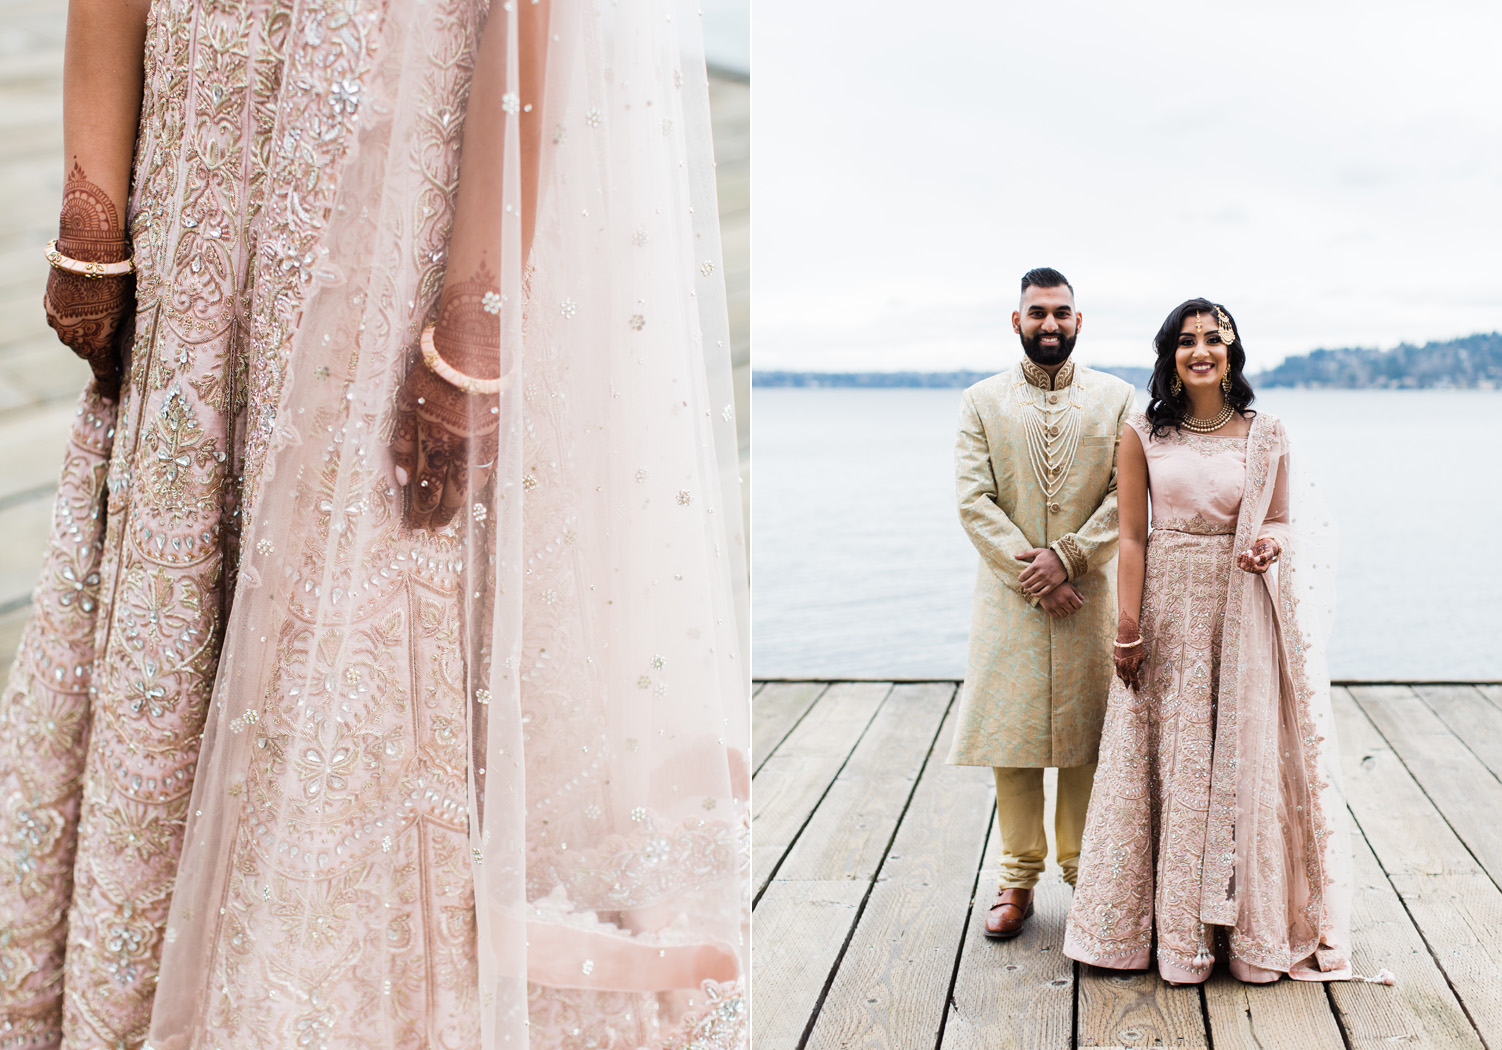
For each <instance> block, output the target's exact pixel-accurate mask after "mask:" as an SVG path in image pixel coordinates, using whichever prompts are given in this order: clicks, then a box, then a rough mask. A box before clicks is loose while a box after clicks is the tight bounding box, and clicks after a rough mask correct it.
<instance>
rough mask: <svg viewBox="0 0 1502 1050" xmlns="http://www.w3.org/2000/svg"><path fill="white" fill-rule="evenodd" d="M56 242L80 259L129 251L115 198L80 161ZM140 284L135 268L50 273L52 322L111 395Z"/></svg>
mask: <svg viewBox="0 0 1502 1050" xmlns="http://www.w3.org/2000/svg"><path fill="white" fill-rule="evenodd" d="M57 247H58V250H59V251H61V252H62V253H63V254H64V255H66V256H69V257H70V258H73V259H77V260H79V261H80V262H105V263H110V262H120V261H121V260H123V259H126V258H129V256H130V247H129V245H127V244H126V240H125V231H124V229H123V228H122V227H121V224H120V214H119V211H118V210H117V209H116V208H115V205H114V202H113V201H111V200H110V199H109V196H108V195H107V194H106V193H105V192H104V191H103V190H101V189H100V188H99V187H98V186H96V185H94V184H93V183H92V182H90V181H89V180H88V176H87V175H86V174H85V173H84V170H83V168H82V167H80V166H79V165H78V164H77V163H75V164H74V165H73V171H72V173H71V174H69V176H68V180H67V182H66V184H65V185H64V187H63V207H62V215H61V217H60V218H59V220H58V238H57ZM135 287H136V281H135V275H134V274H123V275H119V276H113V277H84V276H82V275H81V274H76V273H69V272H67V271H65V270H58V269H55V268H54V269H52V270H51V271H50V272H49V273H48V275H47V291H46V293H45V294H44V296H43V299H42V306H43V309H44V310H45V311H46V313H47V324H48V325H49V326H51V327H52V328H53V329H54V330H55V331H56V332H57V337H58V339H59V340H61V341H62V342H63V343H64V344H65V345H67V346H68V348H69V349H71V350H72V351H73V352H74V353H75V354H77V355H78V356H79V357H81V358H83V359H84V360H85V361H87V362H88V364H89V367H90V368H91V369H92V370H93V372H94V380H95V384H96V386H97V387H98V390H99V393H100V394H101V395H102V396H104V397H106V398H109V399H111V400H113V399H114V398H116V397H118V396H119V393H120V359H119V354H118V353H117V351H116V348H115V336H116V334H117V333H118V332H119V330H120V327H121V325H122V324H123V323H124V321H125V320H126V319H127V318H128V317H129V316H130V314H131V312H132V311H133V310H134V308H135Z"/></svg>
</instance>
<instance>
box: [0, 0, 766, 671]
mask: <svg viewBox="0 0 1502 1050" xmlns="http://www.w3.org/2000/svg"><path fill="white" fill-rule="evenodd" d="M66 13H67V5H66V4H64V3H58V2H56V0H0V681H3V679H4V677H5V675H6V674H7V673H8V671H9V667H10V663H11V659H12V656H13V654H14V653H15V649H16V645H17V643H18V642H19V641H20V634H21V628H22V627H23V626H24V625H25V622H26V616H27V614H28V612H29V611H30V605H31V590H32V588H33V587H34V586H35V585H36V579H37V574H38V572H39V570H40V568H41V564H42V554H43V550H44V548H45V546H46V542H47V530H48V527H49V525H50V523H51V510H52V496H53V492H54V490H55V488H56V483H57V472H58V468H59V467H60V466H61V464H62V449H63V445H64V443H65V442H66V440H67V434H68V427H69V425H70V423H71V422H72V419H73V403H74V400H75V399H76V398H77V397H78V392H79V391H80V390H81V389H83V384H84V382H85V380H87V378H88V375H89V370H88V367H87V366H86V365H84V364H83V362H81V361H79V360H78V359H77V358H75V357H74V356H73V355H72V354H71V353H70V352H69V351H68V350H67V348H65V347H64V346H62V345H61V344H60V343H59V342H58V341H57V337H56V336H55V335H54V334H53V332H52V330H51V329H50V328H48V327H47V324H46V320H45V318H44V317H43V315H42V289H43V287H44V285H45V284H46V280H47V263H46V261H45V260H44V259H43V258H42V245H43V244H45V243H46V241H47V240H48V239H49V238H51V237H55V236H56V235H57V213H58V206H59V204H60V202H61V200H62V185H63V164H62V151H63V140H62V72H63V25H64V18H65V16H66ZM710 107H711V111H712V118H713V130H714V140H715V155H716V158H717V161H718V167H717V169H716V175H717V180H718V188H719V198H720V227H721V235H722V239H723V245H724V256H725V260H724V261H725V280H726V285H727V293H728V300H729V308H730V341H731V355H732V364H733V366H734V370H735V387H736V389H735V403H736V410H737V423H738V426H739V430H740V433H739V438H740V454H741V467H742V471H741V473H742V479H743V488H742V493H743V494H745V493H749V491H750V490H749V488H748V487H745V486H746V485H747V484H748V481H747V479H749V470H750V460H749V429H748V428H749V418H750V411H749V403H750V368H751V366H750V227H751V220H750V200H751V195H750V171H751V164H750V133H751V131H750V112H751V103H750V86H749V84H747V83H746V82H745V81H744V80H737V79H734V78H724V77H716V78H714V79H712V80H711V81H710Z"/></svg>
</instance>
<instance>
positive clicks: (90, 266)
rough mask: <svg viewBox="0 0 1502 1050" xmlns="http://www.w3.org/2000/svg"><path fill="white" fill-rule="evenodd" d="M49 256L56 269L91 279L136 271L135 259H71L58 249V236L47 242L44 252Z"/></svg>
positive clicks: (49, 260)
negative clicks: (117, 260) (107, 260)
mask: <svg viewBox="0 0 1502 1050" xmlns="http://www.w3.org/2000/svg"><path fill="white" fill-rule="evenodd" d="M42 254H43V255H45V256H46V257H47V262H48V263H50V264H51V266H52V268H53V269H54V270H62V271H63V272H64V273H76V274H78V276H80V277H87V278H88V279H89V280H91V281H97V280H98V279H99V278H101V277H123V276H125V275H126V274H128V273H135V270H136V264H135V262H134V260H131V259H122V260H120V261H119V262H112V263H102V262H83V261H81V260H78V259H70V258H69V257H68V256H66V255H64V254H63V253H62V252H60V251H58V250H57V238H56V237H54V238H52V240H50V241H48V242H47V247H46V249H45V250H44V251H43V252H42Z"/></svg>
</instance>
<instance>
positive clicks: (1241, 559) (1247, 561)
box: [1236, 536, 1283, 576]
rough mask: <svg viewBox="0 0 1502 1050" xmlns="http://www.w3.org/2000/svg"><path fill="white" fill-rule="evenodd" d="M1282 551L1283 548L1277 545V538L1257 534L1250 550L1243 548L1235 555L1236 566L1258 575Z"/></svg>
mask: <svg viewBox="0 0 1502 1050" xmlns="http://www.w3.org/2000/svg"><path fill="white" fill-rule="evenodd" d="M1282 553H1283V548H1282V547H1281V546H1279V545H1278V541H1277V540H1275V539H1273V538H1272V537H1271V536H1259V537H1258V538H1257V542H1256V543H1253V544H1252V549H1251V550H1245V551H1242V552H1241V553H1239V554H1237V555H1236V567H1237V568H1239V569H1241V570H1242V571H1243V572H1252V573H1256V574H1257V575H1259V576H1260V575H1262V574H1263V573H1264V572H1266V571H1267V570H1268V567H1269V566H1270V565H1272V563H1273V562H1275V561H1277V560H1278V555H1280V554H1282Z"/></svg>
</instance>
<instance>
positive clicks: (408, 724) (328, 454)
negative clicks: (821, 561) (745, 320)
mask: <svg viewBox="0 0 1502 1050" xmlns="http://www.w3.org/2000/svg"><path fill="white" fill-rule="evenodd" d="M525 2H526V0H508V2H506V3H504V4H503V3H500V2H496V3H494V4H493V5H491V7H490V10H489V12H488V22H487V21H486V12H485V11H483V10H481V9H480V8H479V7H477V6H476V5H475V4H474V3H473V0H389V2H388V3H386V4H384V5H375V4H368V3H361V2H356V0H323V2H315V3H308V4H305V5H300V6H298V7H296V8H295V9H294V13H293V15H292V17H291V22H290V24H278V25H276V26H274V27H273V30H274V32H275V33H276V34H279V35H278V36H277V37H276V39H277V40H279V41H281V42H282V46H284V47H285V48H286V50H287V56H288V57H287V70H286V73H285V75H284V81H283V84H282V87H281V90H282V91H283V92H284V93H286V94H288V95H291V96H299V93H301V96H305V97H306V100H307V102H308V104H309V105H310V106H312V107H313V109H314V110H315V111H316V112H315V114H314V116H313V117H311V118H308V119H306V120H304V122H303V123H302V124H301V125H298V126H296V127H290V126H289V127H288V128H287V129H285V132H284V133H283V134H281V135H279V136H277V137H275V138H274V139H273V145H272V150H273V154H274V155H273V157H272V158H270V162H269V163H270V165H271V167H272V169H273V178H272V179H271V180H270V181H269V183H268V190H267V193H268V202H272V203H277V202H279V205H280V206H281V208H282V212H283V213H285V214H286V215H288V216H290V217H291V218H290V220H289V221H292V222H294V223H303V224H305V225H306V228H307V229H308V230H309V231H311V232H310V234H309V238H308V240H307V241H306V243H307V244H308V245H309V247H308V248H307V250H306V251H304V252H302V253H301V254H297V255H292V254H290V253H289V254H287V255H284V256H282V257H280V258H279V260H278V261H277V262H276V265H284V264H285V266H291V267H295V268H297V269H298V270H299V271H300V272H301V274H302V283H301V285H300V287H301V289H302V291H301V295H302V298H301V300H300V301H299V302H297V303H295V304H290V305H289V304H288V303H285V302H283V303H277V304H267V305H266V311H267V313H266V316H265V318H264V319H263V320H264V323H265V324H266V325H280V326H281V328H282V330H283V331H284V332H285V338H284V339H283V340H282V341H281V342H280V343H279V344H278V345H279V346H280V353H281V357H280V359H279V361H278V364H277V368H278V369H280V376H281V385H280V387H279V389H277V390H275V391H272V392H271V393H270V394H269V395H268V396H267V397H265V398H264V399H263V400H262V401H261V402H260V403H259V404H258V403H257V402H256V401H254V400H253V401H252V413H253V416H254V418H252V420H251V424H250V425H251V426H252V427H253V428H254V431H255V433H254V434H253V436H252V442H253V443H254V442H256V441H259V442H261V443H263V445H264V449H265V454H264V466H263V467H262V468H261V469H260V473H259V475H258V476H257V477H255V478H248V479H247V485H246V489H247V491H246V503H245V508H244V514H245V531H244V535H245V541H244V549H243V554H242V562H241V564H240V566H239V576H238V581H237V584H236V587H235V596H234V604H233V608H232V611H231V613H230V616H229V619H228V624H227V628H226V634H225V642H224V648H223V656H222V659H221V662H220V666H219V673H218V678H217V681H216V685H215V691H214V698H213V702H212V706H211V709H210V712H209V716H208V722H207V727H206V730H205V733H204V738H203V751H202V757H201V759H200V762H199V764H198V769H197V774H196V781H195V784H194V789H193V801H192V807H191V816H190V818H189V822H188V826H187V834H186V844H185V847H184V852H183V857H182V862H181V867H180V873H179V876H178V883H177V887H176V891H175V897H174V901H173V905H172V911H171V918H170V920H169V924H168V930H167V934H166V939H167V943H166V945H165V947H164V954H163V962H162V975H161V980H160V984H159V988H158V992H157V1004H156V1011H155V1014H154V1016H153V1023H152V1030H151V1038H150V1045H151V1046H152V1047H155V1048H157V1050H169V1048H171V1050H178V1048H186V1047H196V1046H204V1047H208V1046H213V1047H220V1046H224V1047H229V1046H240V1045H245V1046H254V1045H267V1044H264V1043H258V1042H257V1039H276V1040H282V1042H280V1043H279V1045H292V1041H293V1040H294V1039H298V1040H302V1041H303V1042H305V1043H306V1045H309V1046H325V1045H327V1046H335V1045H346V1046H348V1045H370V1046H390V1047H397V1046H407V1045H414V1046H418V1045H432V1046H440V1045H445V1046H447V1045H453V1046H459V1045H466V1046H468V1045H474V1044H473V1042H471V1041H469V1040H468V1037H467V1036H466V1034H465V1032H466V1029H465V1021H464V1019H465V1018H467V1017H468V1018H472V1017H474V1016H475V1015H478V1024H477V1027H478V1030H479V1033H480V1045H482V1046H484V1047H486V1048H493V1047H502V1046H527V1045H531V1046H550V1045H563V1044H564V1043H565V1042H566V1041H567V1040H568V1039H570V1038H572V1037H571V1036H569V1035H568V1033H569V1032H572V1031H578V1030H584V1031H586V1032H588V1033H592V1034H593V1036H592V1037H597V1038H599V1039H606V1038H611V1039H617V1040H620V1041H622V1045H625V1044H626V1042H627V1041H629V1045H631V1046H649V1045H650V1046H658V1045H663V1046H666V1045H669V1044H671V1045H680V1043H681V1044H682V1045H688V1043H689V1042H690V1041H691V1040H692V1041H693V1045H696V1046H703V1047H732V1046H740V1045H742V1044H743V1042H744V1039H745V1029H746V1024H745V1009H744V1005H743V999H742V995H743V988H742V985H743V981H742V974H743V972H744V967H745V958H746V951H745V949H746V945H745V940H744V934H745V925H746V922H747V918H746V917H747V897H746V886H747V877H748V872H747V870H746V858H747V856H748V832H749V815H748V809H747V795H748V789H749V775H748V772H747V769H748V766H747V749H748V741H749V719H748V717H747V716H748V714H749V701H748V697H749V681H748V671H747V665H746V662H745V660H744V658H743V654H745V653H746V652H747V645H748V637H747V616H746V581H745V565H746V548H745V537H744V536H743V535H742V526H741V522H742V516H741V511H740V504H739V487H738V480H737V457H736V442H735V431H734V419H733V409H732V407H731V406H732V398H731V388H730V363H729V339H728V334H727V327H726V321H725V302H724V286H723V278H722V274H721V265H720V250H719V235H718V226H717V219H716V206H715V193H714V190H715V186H714V171H713V163H712V157H711V153H710V127H709V115H708V97H707V81H706V76H705V68H704V61H703V55H702V51H701V50H700V44H699V41H698V33H699V26H698V16H697V12H696V10H695V9H694V7H693V5H689V4H680V3H677V2H676V0H619V2H609V3H607V2H604V0H598V2H590V0H552V2H551V10H550V14H549V24H548V36H547V45H546V46H547V56H546V82H545V88H544V90H543V94H542V97H540V98H526V97H521V95H520V93H519V80H518V75H517V71H516V68H515V65H516V62H517V47H518V44H517V39H518V33H517V11H516V10H515V4H517V3H525ZM482 26H483V27H484V31H485V32H493V31H497V30H504V31H505V32H506V33H507V34H508V53H507V63H508V69H507V74H506V76H505V77H504V78H503V80H504V83H505V84H506V95H505V97H503V99H502V100H501V105H500V106H499V107H498V109H499V110H500V111H501V112H502V113H504V116H503V117H502V118H501V125H500V126H499V127H497V128H496V129H495V134H496V135H498V136H503V137H504V142H505V146H506V149H505V162H504V165H503V170H502V172H501V173H500V180H499V181H500V186H501V191H500V193H499V194H498V195H497V197H496V198H495V200H494V205H495V206H496V207H498V208H500V209H501V210H502V213H503V214H502V218H501V223H500V228H501V231H502V232H501V237H500V241H499V243H497V244H496V245H494V246H493V248H494V250H493V253H492V254H491V258H494V259H498V260H499V261H500V265H499V270H500V273H499V281H500V292H499V294H500V299H501V302H500V315H499V316H500V319H501V326H502V346H501V367H502V371H503V375H505V376H506V377H508V380H509V381H508V382H506V383H504V384H503V387H504V389H503V390H502V392H501V394H500V395H499V404H498V406H497V408H498V413H497V414H498V416H499V423H500V429H499V440H498V448H497V449H496V451H495V453H494V460H493V465H492V464H491V463H488V462H487V463H480V462H474V461H473V460H475V459H476V458H477V457H480V456H482V455H485V456H488V455H489V454H488V453H482V452H481V451H479V449H478V448H477V447H475V446H476V445H477V444H478V443H472V447H471V449H470V451H469V453H468V454H469V456H470V457H471V460H472V462H470V463H469V464H468V466H469V467H470V468H471V470H472V471H473V472H474V473H475V475H476V476H480V475H481V474H482V473H484V472H485V471H487V470H490V469H492V467H493V474H492V475H491V476H490V479H489V481H487V482H486V483H485V484H484V486H483V487H481V488H479V489H477V490H475V491H472V492H471V493H470V495H469V498H468V499H467V501H466V506H465V508H464V510H463V512H462V513H461V514H460V516H459V517H458V518H456V519H455V521H454V522H453V524H452V525H451V526H449V527H447V528H445V529H443V530H440V531H439V532H438V533H436V534H428V533H422V532H414V531H413V530H411V529H409V528H407V527H406V525H405V524H404V521H403V504H402V500H403V493H402V490H401V489H400V488H399V487H398V486H397V485H396V484H395V483H394V481H393V474H392V466H391V459H390V454H389V452H388V448H387V445H388V442H389V440H390V436H391V431H392V426H393V412H394V403H395V394H396V389H397V387H398V386H399V385H400V383H401V381H402V377H403V375H404V374H405V371H406V369H407V368H409V367H413V362H414V358H415V355H416V353H417V347H418V344H419V335H420V332H421V330H422V328H423V326H424V325H425V324H426V323H429V322H430V321H431V318H432V314H433V312H434V304H435V300H436V298H437V295H438V292H439V289H440V287H441V284H442V279H443V258H444V254H443V253H444V247H445V244H446V238H447V230H448V223H449V222H450V221H451V217H452V208H453V200H454V186H455V184H456V180H457V177H458V174H457V173H458V153H459V143H460V141H461V138H460V134H461V129H462V125H463V116H464V102H465V96H466V92H467V89H468V83H469V77H470V74H471V72H472V71H473V67H474V62H475V57H474V56H475V49H476V45H477V41H478V39H479V36H480V32H481V27H482ZM299 56H301V59H299ZM301 96H299V97H301ZM522 107H528V108H527V110H526V111H527V112H531V111H532V110H531V107H538V108H540V110H541V114H542V127H543V147H542V148H543V152H542V155H541V163H540V176H539V192H538V195H537V211H536V217H535V234H534V238H533V241H532V246H531V252H530V257H529V258H527V259H525V260H524V259H523V258H522V254H521V252H522V247H521V245H522V236H521V230H520V227H521V207H522V201H523V196H522V193H521V190H520V179H521V175H520V170H521V169H520V166H519V164H518V160H517V144H518V141H519V140H518V128H517V123H518V121H517V116H518V113H519V112H520V111H521V110H522ZM330 142H332V143H335V144H337V146H338V148H337V149H326V148H325V147H324V144H326V143H330ZM314 160H316V161H317V163H316V165H315V164H314V163H313V162H314ZM303 161H306V162H307V164H306V166H304V167H299V164H302V163H303ZM279 164H281V165H282V166H283V168H284V169H285V175H284V177H281V178H280V179H279V178H278V177H276V176H275V173H276V172H277V171H278V170H282V169H279V168H278V165H279ZM318 179H322V185H324V186H327V187H330V188H329V190H328V192H327V194H326V196H325V197H323V198H321V199H317V200H315V199H313V196H312V194H311V193H309V192H307V189H306V188H307V187H308V186H311V185H313V183H314V182H315V181H317V180H318ZM276 243H277V242H276V241H275V238H274V237H270V236H268V237H267V239H266V241H265V246H266V247H265V250H266V251H267V252H272V251H273V248H274V247H275V244H276ZM278 311H281V312H278ZM416 367H422V366H421V365H420V364H417V365H416ZM489 405H490V402H486V401H485V400H484V399H481V398H476V399H475V404H474V407H473V411H475V412H476V413H484V412H488V411H489ZM487 422H488V420H486V419H485V418H484V417H483V416H482V415H477V418H476V419H475V425H476V427H477V428H478V427H480V426H482V425H484V424H485V423H487ZM414 895H417V896H416V897H414ZM417 897H420V899H421V901H423V902H427V903H421V904H420V906H419V904H417V903H414V900H415V899H417ZM471 900H472V904H471V903H469V902H470V901H471ZM424 997H426V998H424ZM288 1004H291V1005H288ZM425 1012H426V1016H428V1017H429V1018H430V1020H429V1021H427V1022H424V1021H423V1020H422V1017H423V1016H425ZM433 1017H438V1018H440V1022H438V1023H435V1022H433V1021H432V1020H431V1018H433ZM425 1024H426V1025H427V1028H426V1030H425V1034H421V1035H419V1033H423V1032H424V1027H423V1026H424V1025H425ZM356 1032H357V1033H358V1037H357V1038H356V1037H353V1036H352V1035H351V1033H356ZM206 1033H215V1034H214V1035H213V1036H212V1037H210V1036H209V1035H208V1034H206ZM234 1033H239V1035H238V1036H237V1035H235V1034H234ZM611 1033H614V1034H613V1035H612V1034H611ZM351 1038H356V1041H355V1042H351V1041H350V1040H351ZM419 1038H420V1039H425V1040H426V1041H427V1042H426V1043H424V1042H421V1041H418V1042H414V1041H413V1040H414V1039H419ZM237 1040H238V1041H237ZM298 1045H302V1043H299V1044H298ZM602 1045H603V1044H602Z"/></svg>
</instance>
